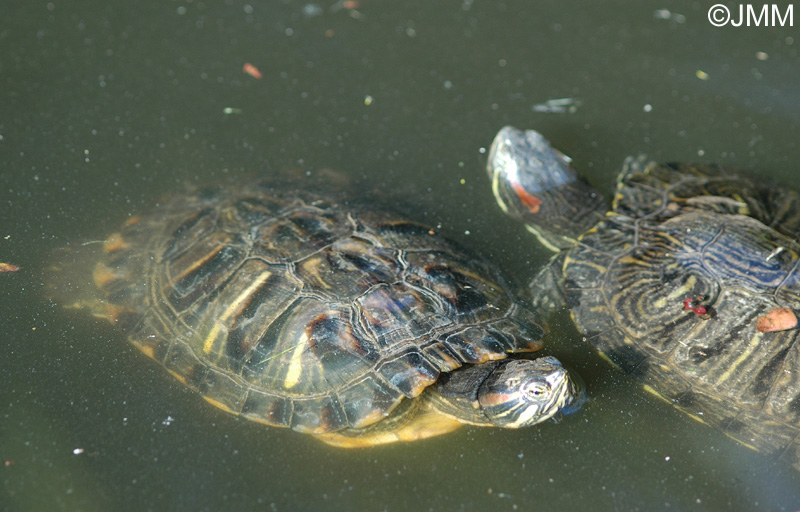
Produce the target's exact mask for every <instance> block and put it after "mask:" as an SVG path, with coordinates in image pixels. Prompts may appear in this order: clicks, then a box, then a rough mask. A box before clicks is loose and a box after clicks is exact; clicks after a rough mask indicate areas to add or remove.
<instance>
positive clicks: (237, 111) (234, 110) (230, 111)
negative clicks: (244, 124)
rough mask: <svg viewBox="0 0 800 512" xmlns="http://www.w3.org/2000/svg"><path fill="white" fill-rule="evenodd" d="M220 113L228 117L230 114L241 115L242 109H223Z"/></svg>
mask: <svg viewBox="0 0 800 512" xmlns="http://www.w3.org/2000/svg"><path fill="white" fill-rule="evenodd" d="M222 113H223V114H228V115H230V114H241V113H242V109H240V108H235V107H225V108H223V109H222Z"/></svg>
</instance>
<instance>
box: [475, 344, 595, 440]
mask: <svg viewBox="0 0 800 512" xmlns="http://www.w3.org/2000/svg"><path fill="white" fill-rule="evenodd" d="M582 400H583V387H582V386H581V385H580V384H579V382H578V381H576V380H575V379H574V378H573V377H572V376H571V375H570V374H569V372H568V371H567V370H566V369H565V368H564V367H563V366H562V365H561V363H560V362H559V361H558V359H556V358H555V357H552V356H548V357H540V358H539V359H533V360H528V359H507V360H504V361H502V364H500V365H498V366H497V368H495V370H494V371H493V372H492V373H491V374H490V375H489V376H488V377H487V378H486V380H485V381H484V382H483V384H481V387H480V389H478V403H479V404H480V407H481V410H482V411H483V413H484V414H485V415H486V417H487V418H489V421H491V422H492V424H494V425H495V426H498V427H503V428H520V427H527V426H529V425H534V424H536V423H541V422H542V421H545V420H547V419H550V418H552V417H553V416H555V415H557V414H558V413H561V412H567V411H569V412H573V411H574V410H576V409H577V407H578V406H579V405H580V404H581V403H582Z"/></svg>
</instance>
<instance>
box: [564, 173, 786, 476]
mask: <svg viewBox="0 0 800 512" xmlns="http://www.w3.org/2000/svg"><path fill="white" fill-rule="evenodd" d="M799 198H800V196H798V194H797V193H795V192H792V191H787V190H776V189H773V188H770V187H767V186H764V185H760V184H758V183H756V182H755V181H753V180H751V179H749V178H747V177H744V175H741V174H737V175H733V174H731V173H728V172H726V171H725V169H723V168H722V167H719V166H711V165H709V166H701V167H696V166H688V165H656V164H652V165H650V166H649V167H647V168H646V169H644V170H643V171H641V172H633V173H629V174H623V176H622V179H621V180H620V183H619V187H618V191H617V195H616V199H615V202H614V205H613V209H612V211H611V212H609V214H608V215H607V217H606V219H605V220H604V221H602V222H601V223H599V224H598V225H597V226H595V227H594V228H592V229H590V230H589V231H587V232H586V233H584V234H583V235H582V236H581V237H580V238H579V241H578V244H577V245H576V246H575V247H574V248H572V249H570V250H569V251H568V253H567V254H566V257H565V258H564V260H563V261H564V266H563V273H564V277H565V281H564V286H565V292H566V297H567V302H568V304H569V306H570V307H571V308H572V314H573V316H574V319H575V322H576V324H577V325H578V327H579V328H580V329H581V330H582V331H583V332H584V333H586V335H587V337H588V338H589V340H590V341H591V342H592V343H593V344H594V345H595V347H597V348H598V349H599V351H600V352H601V353H603V354H605V355H606V356H607V357H608V358H609V359H611V360H612V361H613V362H615V363H616V364H617V365H619V366H621V367H622V368H624V369H626V370H628V371H631V372H634V373H636V374H638V375H640V376H641V377H642V378H643V379H644V380H645V383H646V384H647V386H648V389H649V390H650V391H653V392H654V393H656V394H658V395H659V396H661V397H663V398H665V399H667V400H669V401H670V402H672V403H673V404H676V405H677V406H678V407H679V408H681V409H683V410H684V411H686V412H688V413H689V414H691V415H692V416H693V417H695V418H696V419H699V420H701V421H702V422H704V423H707V424H709V425H712V426H715V427H718V428H720V429H722V430H723V431H725V432H726V433H727V434H729V435H730V436H731V437H733V438H735V439H737V440H738V441H740V442H741V443H743V444H745V445H747V446H750V447H752V448H756V449H759V450H763V451H771V452H777V453H779V454H784V456H785V457H787V458H788V459H789V460H790V461H791V462H792V463H793V464H795V465H798V467H800V445H798V438H800V371H799V370H800V329H791V330H782V331H776V332H760V331H759V330H758V329H757V321H758V319H759V318H760V317H763V316H764V315H766V314H767V313H768V312H769V311H770V310H771V309H773V308H791V309H794V310H795V311H797V310H799V309H800V268H799V267H800V259H799V257H798V254H799V253H800V244H798V242H797V233H798V226H800V207H799V206H798V205H800V200H799ZM700 305H702V307H703V308H704V309H697V307H693V306H700Z"/></svg>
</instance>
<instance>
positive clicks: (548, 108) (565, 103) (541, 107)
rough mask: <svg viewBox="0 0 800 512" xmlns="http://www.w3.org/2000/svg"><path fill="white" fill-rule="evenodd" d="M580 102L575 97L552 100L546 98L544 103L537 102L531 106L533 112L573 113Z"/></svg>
mask: <svg viewBox="0 0 800 512" xmlns="http://www.w3.org/2000/svg"><path fill="white" fill-rule="evenodd" d="M580 106H581V102H580V100H578V99H575V98H558V99H554V100H547V101H545V102H544V103H539V104H537V105H534V106H533V111H534V112H545V113H547V114H564V113H570V114H574V113H575V112H576V111H577V110H578V107H580Z"/></svg>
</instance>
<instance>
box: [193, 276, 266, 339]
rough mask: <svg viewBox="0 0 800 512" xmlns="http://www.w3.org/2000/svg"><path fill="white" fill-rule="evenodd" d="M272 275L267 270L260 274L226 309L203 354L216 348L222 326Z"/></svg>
mask: <svg viewBox="0 0 800 512" xmlns="http://www.w3.org/2000/svg"><path fill="white" fill-rule="evenodd" d="M271 275H272V272H270V271H269V270H266V271H264V272H262V273H261V274H259V275H258V277H256V278H255V280H254V281H253V282H252V283H251V284H250V286H248V287H247V288H246V289H245V290H244V291H243V292H242V293H240V294H239V296H238V297H236V300H234V301H233V302H232V303H231V305H230V306H228V309H226V310H225V312H224V313H222V316H220V318H219V320H218V321H217V322H216V323H215V324H214V327H212V328H211V331H210V332H209V333H208V336H207V337H206V341H205V343H203V352H205V353H206V354H210V353H211V350H212V349H213V348H214V344H215V342H216V340H217V336H218V335H219V332H220V330H221V327H222V325H223V324H224V323H225V322H227V321H228V320H229V319H230V318H231V317H232V316H233V315H235V314H236V313H238V312H239V310H240V307H241V305H242V304H243V303H245V302H246V301H247V299H248V298H250V296H252V295H253V293H254V292H255V291H256V290H258V289H259V288H260V287H261V285H263V284H264V283H265V282H267V279H269V277H270V276H271Z"/></svg>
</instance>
